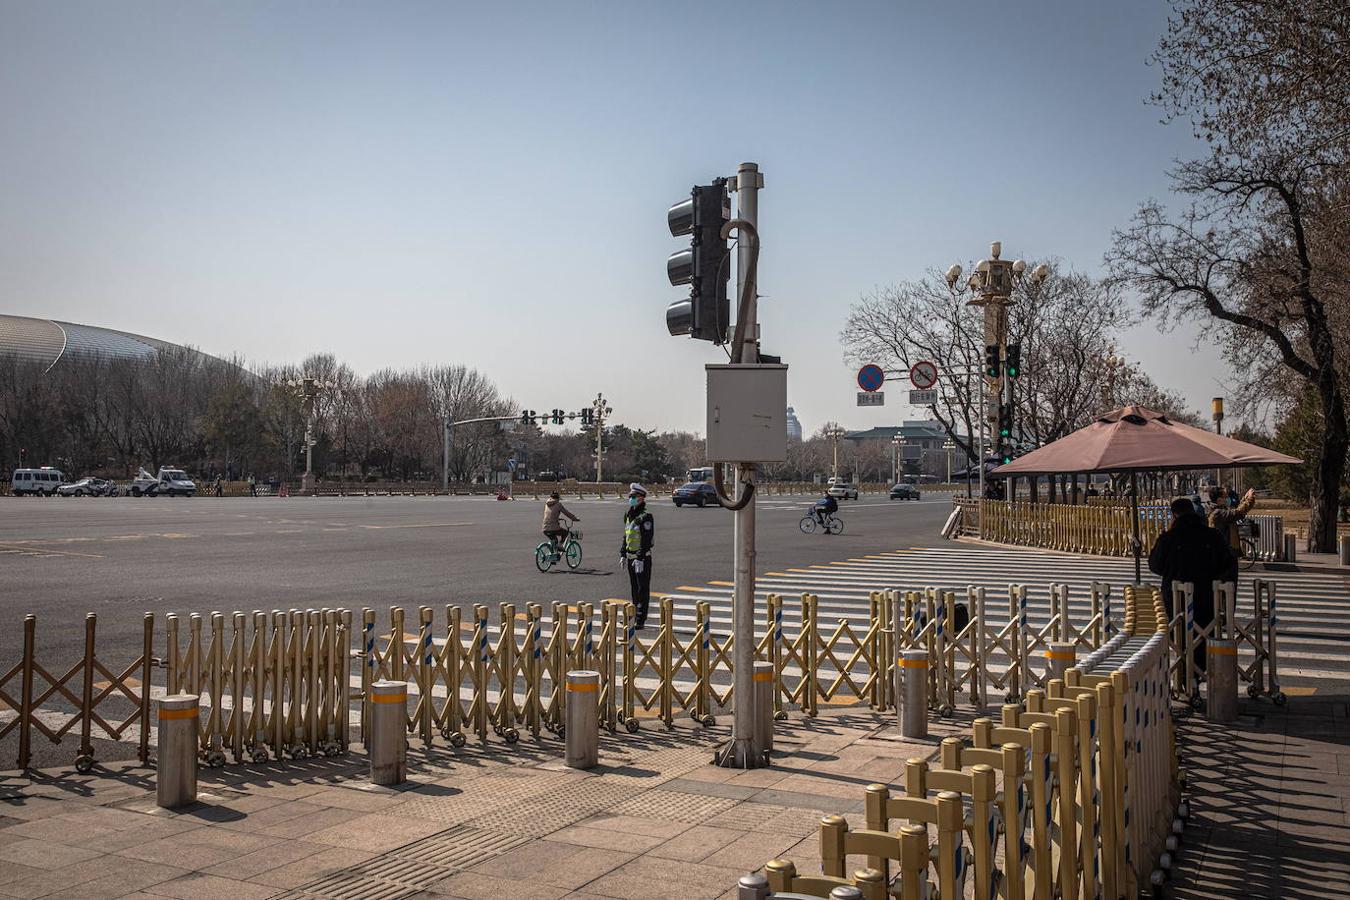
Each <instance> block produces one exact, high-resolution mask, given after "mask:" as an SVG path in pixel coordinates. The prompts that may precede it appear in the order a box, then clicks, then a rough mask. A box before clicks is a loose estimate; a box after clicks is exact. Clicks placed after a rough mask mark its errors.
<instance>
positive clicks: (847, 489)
mask: <svg viewBox="0 0 1350 900" xmlns="http://www.w3.org/2000/svg"><path fill="white" fill-rule="evenodd" d="M830 496H831V497H833V498H834V499H836V500H857V499H858V486H857V485H855V484H849V483H848V482H847V481H836V482H835V483H834V484H832V485H830Z"/></svg>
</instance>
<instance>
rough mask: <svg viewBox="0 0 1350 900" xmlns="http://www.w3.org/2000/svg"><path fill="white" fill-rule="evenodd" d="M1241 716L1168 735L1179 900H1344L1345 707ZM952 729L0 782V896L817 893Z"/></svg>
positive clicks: (1261, 710) (232, 899)
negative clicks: (185, 805) (825, 871)
mask: <svg viewBox="0 0 1350 900" xmlns="http://www.w3.org/2000/svg"><path fill="white" fill-rule="evenodd" d="M1244 703H1247V701H1244ZM1246 708H1248V709H1251V710H1252V711H1253V712H1254V713H1256V714H1257V715H1252V716H1247V717H1244V719H1243V721H1242V722H1241V723H1240V725H1239V727H1238V728H1237V729H1235V730H1222V729H1216V728H1214V727H1212V726H1208V725H1206V724H1203V723H1200V722H1196V721H1194V720H1189V721H1187V722H1186V723H1185V724H1184V725H1183V726H1182V728H1181V734H1182V737H1183V739H1184V740H1185V744H1186V749H1187V750H1188V751H1189V755H1190V759H1189V760H1186V761H1185V764H1186V765H1187V767H1188V769H1189V770H1190V772H1191V784H1192V798H1191V802H1192V807H1193V809H1194V813H1193V815H1192V826H1191V830H1190V831H1189V832H1188V834H1187V842H1186V845H1185V847H1184V849H1183V852H1182V857H1181V866H1180V871H1179V873H1178V874H1179V876H1180V883H1179V884H1178V886H1177V887H1178V895H1179V896H1185V897H1233V896H1251V897H1282V898H1290V897H1308V898H1312V897H1318V898H1322V897H1329V896H1342V895H1344V896H1350V882H1348V881H1347V879H1348V878H1350V861H1348V859H1350V858H1348V857H1347V841H1348V839H1347V836H1346V834H1347V829H1346V824H1347V822H1346V811H1347V810H1346V807H1345V804H1346V797H1347V795H1348V794H1350V788H1348V786H1350V751H1347V748H1346V746H1345V744H1346V740H1347V736H1348V735H1347V731H1346V728H1347V717H1346V704H1345V702H1344V701H1339V702H1337V701H1327V700H1325V699H1320V698H1319V699H1318V700H1317V701H1316V702H1314V701H1312V700H1311V699H1308V700H1306V701H1305V700H1303V698H1294V699H1293V700H1291V701H1290V706H1289V707H1288V708H1287V709H1286V710H1276V709H1275V708H1273V707H1270V706H1269V705H1268V704H1255V703H1251V704H1249V705H1248V706H1247V707H1246ZM968 723H969V716H968V715H967V716H966V717H964V718H963V719H962V720H961V721H959V722H953V723H947V724H941V725H939V724H934V725H933V726H932V734H931V736H930V738H929V739H928V740H926V741H922V742H912V741H904V740H901V739H899V738H898V736H896V734H895V729H894V727H893V725H892V721H891V719H890V717H882V716H875V715H873V714H872V713H871V712H870V711H867V710H865V709H850V710H835V711H830V712H827V713H824V714H822V715H821V716H820V717H818V718H817V719H815V720H812V721H805V720H802V719H801V718H800V717H799V716H797V715H796V714H794V715H793V720H792V721H791V722H788V723H782V724H781V725H780V728H779V731H778V738H777V752H776V753H775V759H774V765H773V767H772V768H770V769H762V770H757V771H753V772H736V771H729V770H725V769H719V768H716V767H714V766H712V765H710V764H709V759H710V755H711V754H710V751H711V747H712V745H713V744H714V743H715V742H716V741H718V740H721V739H724V738H725V736H726V732H727V729H726V728H725V726H723V725H719V726H717V727H714V728H711V729H702V728H698V727H696V726H693V725H691V724H690V723H689V722H688V720H684V721H681V722H679V723H677V727H676V728H675V729H674V730H673V731H666V730H665V729H664V728H662V727H661V726H660V725H659V724H656V723H653V722H650V721H648V722H644V723H643V724H644V728H643V730H642V731H641V732H640V733H639V734H637V735H622V736H614V737H610V736H604V737H602V739H601V763H602V765H601V767H600V768H599V769H596V770H594V771H592V772H577V771H574V770H570V769H566V768H564V767H563V766H562V765H561V762H560V758H561V749H562V748H561V745H560V744H559V742H557V741H555V740H552V739H551V737H549V738H542V739H541V740H540V741H539V742H538V743H535V742H534V741H532V740H531V739H529V738H525V739H523V740H522V742H521V743H520V744H518V745H516V746H515V747H509V748H508V747H506V746H504V745H501V744H498V743H495V742H494V743H492V744H489V745H488V746H487V747H486V748H473V747H469V748H465V749H463V750H459V751H452V750H449V749H441V748H436V749H433V750H432V751H431V752H429V753H423V752H421V751H414V752H413V753H412V755H411V757H410V766H409V770H410V777H411V778H412V781H410V782H409V783H408V784H406V785H404V786H403V789H402V790H390V789H384V788H372V787H370V786H368V785H367V783H366V779H365V760H364V757H363V756H361V755H360V754H358V753H353V755H351V756H350V757H346V758H343V759H336V760H326V759H317V760H305V761H300V762H290V763H287V764H284V765H282V764H268V765H260V766H237V767H236V766H231V767H228V768H225V769H219V770H214V771H210V770H204V771H203V775H202V781H201V792H202V793H201V797H200V800H201V802H200V803H198V804H197V805H196V806H194V807H191V808H189V809H186V810H183V811H181V812H167V811H164V810H160V809H158V808H157V807H156V806H155V805H154V781H153V775H154V773H153V771H152V770H147V769H144V768H138V767H136V766H134V765H133V764H129V763H115V764H109V766H108V768H106V769H102V770H98V771H96V772H95V773H94V774H91V775H88V776H79V775H75V774H73V773H70V772H68V771H45V772H35V773H31V774H30V775H26V776H25V775H22V774H17V773H15V774H11V775H5V776H0V896H10V897H81V898H98V897H119V896H147V897H148V896H156V897H180V898H212V897H222V898H229V900H249V898H254V897H273V896H282V897H311V898H381V900H399V898H404V897H413V896H426V897H432V896H443V897H458V898H492V900H502V898H510V900H518V898H555V897H577V898H585V897H608V898H663V897H669V898H709V900H712V898H719V897H730V896H733V894H734V886H735V884H736V881H737V879H738V878H739V877H740V876H741V875H743V874H744V873H746V872H748V871H752V870H754V869H756V868H758V867H760V866H762V865H763V864H764V863H765V862H767V861H768V860H770V859H772V858H774V857H777V856H786V857H788V858H790V859H792V860H793V861H795V862H796V863H797V864H798V866H799V867H800V868H801V869H802V870H803V871H809V870H812V869H813V868H814V867H815V866H816V865H818V860H819V840H818V837H817V826H818V823H819V820H820V817H821V816H822V815H826V814H829V813H842V814H844V815H846V816H849V817H850V819H851V820H852V821H853V822H855V823H856V824H861V816H862V801H863V793H864V790H865V788H866V786H867V785H868V784H870V783H872V782H874V781H882V782H895V781H898V780H901V778H902V773H903V768H904V761H905V760H906V759H908V758H910V757H914V756H920V757H926V758H932V757H933V756H934V755H935V754H936V750H937V746H938V742H939V741H940V740H941V738H942V737H943V736H945V735H947V734H968V733H969V727H968Z"/></svg>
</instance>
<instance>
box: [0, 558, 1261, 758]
mask: <svg viewBox="0 0 1350 900" xmlns="http://www.w3.org/2000/svg"><path fill="white" fill-rule="evenodd" d="M1131 590H1133V588H1130V587H1127V588H1125V589H1124V590H1121V589H1119V588H1115V587H1112V586H1110V585H1107V584H1104V583H1095V584H1093V585H1091V586H1090V587H1089V588H1088V589H1087V590H1085V591H1084V592H1083V593H1084V595H1085V596H1081V597H1073V596H1071V591H1070V588H1069V587H1068V586H1066V585H1057V584H1051V585H1038V586H1027V585H1009V587H1008V589H1007V591H1006V593H1005V594H1001V595H999V596H997V597H995V596H989V595H987V592H986V590H985V589H984V588H979V587H969V588H967V589H965V590H964V591H960V592H958V591H955V590H951V589H943V588H932V587H930V588H924V589H921V590H900V589H895V590H885V591H874V592H872V594H871V596H870V597H869V600H868V608H867V612H866V617H865V618H864V617H862V616H859V617H858V618H856V619H849V618H837V619H833V620H829V619H827V618H826V617H824V616H822V614H821V613H820V610H819V601H818V598H817V597H816V596H815V595H813V594H802V595H800V596H799V597H795V598H785V597H782V596H780V595H777V594H773V595H769V596H768V597H767V603H766V609H765V614H764V619H763V622H762V624H761V626H760V628H759V629H758V633H757V634H756V637H755V655H756V658H757V659H759V660H762V661H768V662H771V663H772V664H773V679H774V691H773V696H774V704H775V711H776V715H778V716H779V717H780V718H781V717H783V716H785V715H786V714H787V711H788V710H790V709H796V710H799V711H801V712H802V713H803V714H805V715H816V714H818V713H819V710H820V707H822V706H827V705H865V706H867V707H869V708H871V709H874V710H876V711H878V712H885V711H887V710H891V709H894V708H895V707H896V705H897V703H896V697H895V674H896V672H895V669H896V665H897V662H896V661H897V657H898V656H899V654H900V653H901V652H902V651H905V650H922V651H924V652H925V653H926V655H927V657H928V659H929V661H930V664H929V681H928V685H927V699H928V705H929V706H930V708H931V709H932V710H934V711H935V712H937V713H939V714H943V715H946V714H950V713H952V712H953V711H954V710H955V708H956V707H957V705H958V703H970V704H971V705H972V706H973V707H974V708H975V709H976V710H982V709H984V708H985V707H986V706H988V705H990V703H991V702H992V701H991V698H992V697H1001V699H1005V700H1009V701H1012V700H1017V699H1021V698H1023V697H1026V696H1028V692H1029V691H1031V690H1033V689H1041V690H1044V689H1045V688H1047V687H1048V685H1049V682H1050V679H1051V677H1052V671H1053V670H1054V667H1053V665H1052V660H1053V659H1054V658H1057V656H1063V655H1064V654H1065V653H1069V654H1071V655H1075V656H1078V657H1081V656H1083V655H1085V654H1089V653H1091V652H1093V651H1095V650H1097V649H1098V648H1101V647H1103V646H1108V645H1109V644H1110V642H1111V641H1112V640H1113V639H1115V638H1116V637H1117V635H1118V634H1119V633H1120V628H1121V626H1122V620H1121V615H1120V608H1121V606H1122V603H1121V600H1122V599H1123V598H1126V597H1128V596H1129V591H1131ZM1220 590H1221V591H1223V592H1225V593H1223V596H1224V597H1225V598H1226V599H1225V600H1224V602H1223V604H1221V612H1220V623H1219V625H1217V626H1216V625H1209V626H1204V627H1201V626H1199V625H1197V624H1196V623H1195V622H1194V621H1193V613H1187V612H1186V611H1185V610H1183V611H1181V612H1179V613H1178V616H1177V618H1176V619H1175V620H1174V622H1173V634H1174V640H1173V643H1174V645H1175V651H1176V652H1175V656H1174V662H1173V664H1172V665H1173V689H1174V691H1175V692H1176V693H1177V694H1178V695H1180V696H1185V697H1190V696H1191V694H1192V693H1193V692H1194V688H1193V686H1192V685H1193V684H1194V678H1193V677H1192V678H1191V679H1189V680H1186V679H1185V678H1184V675H1185V673H1186V672H1187V670H1186V669H1185V666H1186V665H1187V664H1188V663H1187V660H1188V659H1189V658H1190V656H1189V653H1188V652H1187V650H1188V648H1193V647H1194V646H1195V642H1196V641H1199V640H1204V639H1206V638H1207V637H1209V636H1213V635H1214V634H1215V632H1214V628H1216V627H1221V628H1223V629H1225V631H1224V634H1225V636H1227V635H1229V634H1231V636H1233V637H1236V638H1237V639H1238V641H1239V646H1240V647H1241V648H1242V667H1241V673H1240V674H1241V676H1242V678H1243V679H1244V680H1246V681H1247V682H1248V683H1249V691H1250V692H1251V693H1253V694H1261V693H1266V694H1270V695H1271V696H1275V697H1278V696H1281V695H1279V686H1278V676H1277V668H1276V667H1277V653H1276V638H1277V630H1278V629H1277V616H1276V603H1275V586H1274V584H1273V583H1272V582H1268V581H1260V580H1258V581H1257V582H1256V583H1255V585H1254V588H1253V591H1252V596H1251V598H1250V602H1249V603H1247V604H1239V603H1238V598H1237V588H1236V586H1235V585H1231V586H1230V585H1222V586H1220ZM1071 601H1078V602H1071ZM1189 607H1190V605H1189V604H1186V608H1187V609H1189ZM1073 608H1079V609H1084V612H1082V613H1080V614H1078V615H1076V616H1075V615H1073V614H1071V612H1072V609H1073ZM358 615H359V619H357V618H356V616H354V615H353V613H352V612H350V611H348V610H339V609H318V610H298V609H293V610H273V611H271V612H263V611H259V610H255V611H253V612H251V613H242V612H236V613H232V614H229V615H225V614H222V613H211V614H209V615H206V616H202V615H195V614H194V615H190V616H186V617H180V616H176V615H169V616H166V617H164V618H162V619H158V618H156V617H155V616H153V615H150V614H146V616H145V617H144V624H143V641H142V647H141V651H140V653H139V655H136V656H135V657H130V658H126V659H121V660H120V661H118V662H115V663H114V662H112V661H111V659H110V657H109V655H108V653H107V651H106V649H105V648H103V647H100V646H98V644H97V641H96V627H97V618H96V617H95V616H94V615H93V614H90V615H89V616H88V617H87V618H86V640H85V648H84V654H83V657H82V658H81V659H80V660H79V661H78V662H76V663H75V664H74V665H72V666H70V667H68V668H66V669H64V670H60V671H57V670H54V669H53V668H52V667H50V666H48V665H44V664H43V662H42V659H43V658H44V656H47V654H44V653H43V652H42V650H41V648H40V647H39V642H38V637H39V635H38V627H37V626H38V623H37V620H36V618H34V617H32V616H29V617H28V618H27V619H26V620H25V622H24V644H23V654H22V658H21V659H20V660H19V661H18V662H16V663H15V664H14V665H13V666H12V667H10V668H9V669H8V670H7V671H5V672H4V674H3V675H0V702H3V704H4V705H5V706H7V707H8V709H9V710H10V712H3V711H0V739H3V738H4V737H5V736H7V735H9V734H10V733H12V732H15V731H17V732H18V748H19V749H18V758H17V760H16V762H17V765H18V766H19V767H20V768H23V767H27V766H28V765H29V763H30V760H31V757H32V754H31V748H32V741H33V739H34V737H35V736H37V737H38V738H44V737H45V738H46V739H48V740H49V741H52V742H54V743H61V742H63V741H65V740H67V739H71V738H73V736H74V735H76V734H78V735H79V747H78V748H77V750H76V754H75V755H76V763H77V766H78V767H79V768H81V769H82V770H84V769H87V768H88V767H90V766H92V764H93V761H94V749H93V746H92V743H91V737H102V738H108V739H112V740H127V741H134V742H136V743H137V744H138V751H139V755H140V758H141V760H142V761H148V759H149V756H150V746H151V744H152V743H153V736H152V735H151V731H150V729H149V728H148V727H146V726H147V725H148V724H149V716H148V710H149V705H150V700H151V698H152V697H153V696H159V695H162V694H163V693H178V692H188V693H194V694H200V695H201V697H202V701H201V705H202V711H203V714H202V717H201V733H200V744H201V751H202V755H203V759H204V761H205V762H207V763H208V764H212V765H220V764H223V763H225V762H227V761H230V760H233V761H236V762H240V761H246V760H253V761H261V760H264V759H267V758H268V757H270V756H289V757H303V756H309V755H315V754H337V753H341V752H344V751H345V749H346V747H347V746H348V744H349V743H350V741H351V740H352V738H353V735H354V731H355V729H354V726H356V727H360V728H361V729H362V732H361V733H362V735H364V733H365V732H364V728H365V725H366V723H368V722H369V721H370V715H371V709H370V705H369V703H370V699H369V698H370V685H371V684H372V683H373V682H374V681H377V680H380V679H384V678H388V679H393V680H398V681H406V682H408V684H409V693H410V695H411V697H412V698H413V705H412V707H411V709H410V710H409V712H408V730H409V733H410V735H412V736H413V737H415V738H417V739H420V740H421V741H423V742H424V743H426V744H428V745H429V744H432V743H435V742H437V741H441V740H444V741H448V742H449V743H450V744H452V745H454V746H460V745H463V744H464V743H465V742H466V741H467V740H468V739H469V738H470V737H473V738H475V739H477V740H478V741H481V742H486V741H489V740H491V739H492V738H493V737H496V738H500V739H502V740H504V741H506V742H507V743H515V742H516V741H518V740H519V739H520V737H521V736H522V735H523V734H525V733H527V732H528V733H529V734H530V735H532V736H538V735H540V733H541V732H543V731H551V732H554V733H558V732H560V731H561V730H562V727H563V692H562V690H561V685H562V684H563V680H564V676H565V673H566V672H567V670H568V669H594V670H596V671H598V672H599V673H600V689H599V691H598V693H597V696H596V702H597V703H598V705H599V713H600V722H601V725H602V727H605V728H606V729H607V730H609V731H611V732H618V731H620V730H627V731H636V730H638V729H639V728H640V727H641V725H642V722H643V721H644V720H645V721H648V722H651V723H655V722H660V723H662V724H664V725H667V726H669V725H671V724H673V722H674V720H675V718H676V717H685V716H687V717H689V718H691V719H693V720H695V721H696V722H700V723H703V724H706V725H711V724H714V722H715V717H716V716H717V715H718V714H719V712H720V711H722V710H724V709H726V708H729V706H730V704H731V703H732V702H733V700H734V696H733V678H732V665H731V660H732V659H733V657H734V651H735V647H734V643H735V638H734V636H733V635H730V634H726V633H719V632H718V630H717V629H715V628H714V627H713V618H712V609H711V606H710V605H709V604H708V603H706V602H700V603H697V604H696V605H695V608H694V622H693V625H692V627H682V626H681V625H680V624H679V623H677V620H676V616H675V603H674V600H672V599H670V598H664V599H662V600H661V601H660V605H659V614H658V616H657V623H658V624H657V626H656V628H655V629H654V630H652V629H648V630H645V631H642V632H639V631H638V630H637V628H636V615H635V611H634V608H633V606H632V605H631V604H629V603H627V602H622V601H608V602H605V603H601V604H598V605H597V604H589V603H582V604H578V605H575V606H569V605H567V604H562V603H554V604H552V606H551V607H550V608H549V609H548V610H547V612H546V611H545V609H544V608H543V607H542V606H541V605H540V604H535V603H530V604H525V605H524V606H523V607H517V606H516V605H515V604H509V603H507V604H502V605H501V606H500V607H499V608H498V609H497V610H496V616H495V621H494V617H493V616H492V615H491V614H490V611H489V609H488V608H487V607H486V606H482V605H476V606H474V607H472V608H471V609H469V610H467V611H466V610H463V609H461V608H460V607H458V606H453V605H450V606H446V607H444V608H443V611H437V610H433V609H432V608H431V607H422V608H420V609H418V610H416V611H414V612H413V613H412V614H411V615H410V614H409V613H407V612H405V611H404V610H403V609H402V608H401V607H393V608H391V609H390V610H389V611H388V613H387V615H386V616H380V615H378V614H377V613H376V612H375V610H373V609H369V608H367V609H364V610H362V611H361V612H360V613H359V614H358ZM381 618H383V619H384V624H380V621H379V620H380V619H381ZM681 621H684V620H681ZM357 622H359V624H356V623H357ZM1124 625H1125V627H1126V628H1127V629H1128V628H1129V626H1130V620H1129V613H1128V610H1127V612H1126V615H1125V619H1124ZM353 628H359V635H357V636H354V635H353V633H352V632H353ZM156 648H162V650H159V651H157V650H156ZM114 649H115V650H117V651H118V652H125V651H124V650H123V649H122V648H114ZM157 652H158V653H159V654H160V655H156V653H157ZM113 656H116V653H114V654H113ZM1191 674H1192V675H1193V674H1194V673H1193V672H1192V673H1191Z"/></svg>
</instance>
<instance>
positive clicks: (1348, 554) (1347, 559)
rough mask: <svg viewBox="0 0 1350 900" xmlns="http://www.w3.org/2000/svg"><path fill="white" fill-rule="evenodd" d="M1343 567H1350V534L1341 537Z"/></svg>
mask: <svg viewBox="0 0 1350 900" xmlns="http://www.w3.org/2000/svg"><path fill="white" fill-rule="evenodd" d="M1340 548H1341V565H1343V566H1350V534H1343V535H1341V543H1340Z"/></svg>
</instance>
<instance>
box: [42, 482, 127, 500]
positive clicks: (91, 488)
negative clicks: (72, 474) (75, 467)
mask: <svg viewBox="0 0 1350 900" xmlns="http://www.w3.org/2000/svg"><path fill="white" fill-rule="evenodd" d="M56 493H58V494H60V495H61V496H62V497H116V496H117V485H116V484H114V483H113V482H111V481H108V480H107V479H104V478H81V479H80V480H79V481H73V482H71V483H70V484H63V485H61V486H60V487H59V488H57V489H56Z"/></svg>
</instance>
